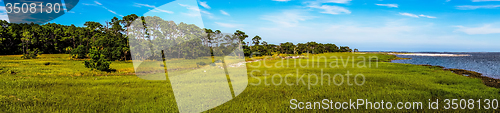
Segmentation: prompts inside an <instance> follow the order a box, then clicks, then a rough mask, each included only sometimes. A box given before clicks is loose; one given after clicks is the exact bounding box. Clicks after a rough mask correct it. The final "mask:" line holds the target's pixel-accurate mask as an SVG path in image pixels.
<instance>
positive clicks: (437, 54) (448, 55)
mask: <svg viewBox="0 0 500 113" xmlns="http://www.w3.org/2000/svg"><path fill="white" fill-rule="evenodd" d="M387 54H391V55H410V56H444V57H454V56H455V57H458V56H471V55H469V54H448V53H387Z"/></svg>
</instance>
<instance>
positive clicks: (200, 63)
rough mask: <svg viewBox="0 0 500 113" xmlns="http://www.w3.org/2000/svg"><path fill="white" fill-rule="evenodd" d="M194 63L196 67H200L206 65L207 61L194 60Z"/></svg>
mask: <svg viewBox="0 0 500 113" xmlns="http://www.w3.org/2000/svg"><path fill="white" fill-rule="evenodd" d="M196 65H197V66H198V67H200V66H204V65H207V63H205V62H196Z"/></svg>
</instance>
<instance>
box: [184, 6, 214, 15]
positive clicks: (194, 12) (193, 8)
mask: <svg viewBox="0 0 500 113" xmlns="http://www.w3.org/2000/svg"><path fill="white" fill-rule="evenodd" d="M179 5H180V6H182V7H186V8H187V9H188V10H190V12H189V13H184V14H185V15H188V16H201V15H200V13H199V12H201V13H203V14H205V16H207V17H209V18H215V17H214V16H213V15H212V13H210V12H208V11H205V10H201V9H200V8H198V7H197V6H191V5H187V4H179Z"/></svg>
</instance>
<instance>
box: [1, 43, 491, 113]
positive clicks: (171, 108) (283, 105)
mask: <svg viewBox="0 0 500 113" xmlns="http://www.w3.org/2000/svg"><path fill="white" fill-rule="evenodd" d="M323 56H324V57H326V58H327V59H318V57H323ZM374 56H376V58H375V57H374ZM20 57H21V56H20V55H7V56H0V73H1V74H0V112H40V111H46V112H175V111H177V105H176V102H175V99H174V95H173V92H172V88H171V85H170V84H169V83H168V82H167V81H161V80H156V81H154V80H153V81H150V80H143V79H140V78H138V77H137V76H135V75H134V74H133V72H134V69H133V65H132V61H112V63H111V68H113V69H116V70H117V71H116V72H99V71H90V69H88V68H85V66H84V65H83V63H82V62H83V60H72V59H70V58H69V55H67V54H53V55H51V54H44V55H41V56H40V57H39V58H38V59H27V60H26V59H21V58H20ZM363 57H364V58H363ZM348 58H349V59H348ZM352 58H354V62H353V59H352ZM393 58H395V56H391V55H383V54H370V53H367V54H352V53H327V54H320V55H309V56H306V58H299V59H281V58H276V57H274V58H273V59H271V58H267V60H262V59H266V57H253V59H250V58H248V59H247V60H258V59H261V60H260V61H259V62H252V63H249V64H247V68H248V69H247V72H248V74H249V85H248V87H247V88H246V90H245V91H243V92H242V93H241V94H240V95H238V96H237V97H236V98H234V99H233V100H231V101H229V102H227V103H225V104H223V105H220V106H218V107H216V108H213V109H211V110H209V111H208V112H266V111H267V112H283V111H296V112H312V111H317V112H318V111H342V110H292V109H290V105H291V104H290V100H291V99H297V100H299V101H321V100H323V99H330V100H334V101H349V99H353V100H354V99H368V100H371V101H380V100H384V101H386V102H387V101H390V102H414V101H421V102H423V103H424V109H423V110H409V111H410V112H411V111H413V112H421V111H425V112H436V111H438V112H439V111H440V112H445V111H450V110H443V109H442V107H441V108H440V109H439V110H428V109H427V106H426V105H427V102H428V99H433V100H434V101H435V99H440V100H442V99H476V100H477V99H500V90H499V89H496V88H491V87H487V86H485V85H484V84H482V83H481V80H479V79H471V78H468V77H464V76H460V75H457V74H454V73H452V72H449V71H443V70H441V69H440V68H433V67H425V66H417V65H410V64H396V63H390V62H388V61H389V59H393ZM207 59H208V60H207ZM167 60H169V61H170V62H171V63H172V64H169V65H172V66H170V67H168V68H169V69H176V68H178V69H192V68H198V66H197V65H196V62H200V61H208V62H210V60H211V59H210V58H206V59H205V58H200V59H193V60H180V59H167ZM237 61H238V60H234V61H232V60H228V61H226V62H228V63H237ZM377 61H378V62H377ZM47 62H49V64H48V65H46V64H47ZM264 62H266V65H264ZM281 62H283V65H281ZM299 62H300V63H301V65H302V67H301V66H300V65H299ZM312 62H314V66H313V64H312ZM332 62H333V64H332ZM335 62H337V63H338V67H331V66H335ZM363 62H364V63H366V64H365V66H366V67H363V65H362V64H363ZM307 63H309V64H307ZM369 63H370V64H369ZM259 64H261V65H260V66H259ZM325 64H326V66H325ZM353 64H354V65H353ZM160 65H161V64H160V63H159V64H151V66H152V67H160ZM218 65H221V64H220V63H219V64H217V66H218ZM281 66H283V67H281ZM360 66H361V67H360ZM297 71H298V74H299V75H302V74H317V75H318V76H311V77H310V78H311V80H312V81H313V82H314V81H315V80H316V79H319V80H323V83H324V84H323V85H320V83H321V81H319V84H318V85H310V86H309V85H307V84H302V81H297V78H298V77H300V76H285V75H286V74H296V73H297ZM347 71H349V73H351V74H353V75H351V76H349V77H350V79H349V80H347V78H346V77H347V76H344V77H345V78H344V79H340V77H337V78H336V79H335V80H331V79H330V82H332V83H331V84H330V85H327V84H326V83H328V79H327V77H326V76H323V78H322V79H321V76H320V74H321V72H323V73H328V74H330V75H331V76H333V75H334V74H342V75H345V74H346V73H347ZM11 72H14V73H11ZM264 72H267V73H268V74H270V75H269V76H264ZM250 74H253V75H250ZM274 74H278V75H280V76H277V77H273V76H272V75H274ZM356 74H363V75H364V77H365V82H364V84H363V85H360V86H358V85H355V84H354V85H352V86H351V85H348V84H347V82H350V83H355V81H361V80H362V78H359V77H358V78H356V79H354V77H355V75H356ZM285 78H287V80H288V81H287V82H289V83H297V82H298V83H300V84H299V85H297V84H295V85H291V86H290V85H286V84H285V83H282V84H281V85H276V84H273V83H272V81H273V80H274V81H275V82H277V81H280V80H282V79H285ZM308 78H309V76H305V78H304V79H305V80H306V82H307V80H308ZM342 80H343V84H341V85H335V84H333V82H336V83H340V82H341V81H342ZM265 81H267V83H269V84H270V85H266V84H265V83H264V82H265ZM259 82H260V84H258V83H259ZM252 84H257V85H252ZM443 105H444V103H440V106H443ZM476 105H477V104H476ZM476 108H477V107H476ZM475 110H478V109H475ZM483 110H484V109H481V111H483ZM351 111H353V112H369V111H368V110H364V108H363V109H360V110H351ZM378 111H380V112H386V111H389V112H408V111H406V110H378ZM465 111H469V110H465ZM469 112H473V111H469ZM484 112H499V110H487V111H484Z"/></svg>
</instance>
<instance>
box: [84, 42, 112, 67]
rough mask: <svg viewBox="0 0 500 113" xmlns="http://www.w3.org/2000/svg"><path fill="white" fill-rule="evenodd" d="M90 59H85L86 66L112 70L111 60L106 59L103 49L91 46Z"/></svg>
mask: <svg viewBox="0 0 500 113" xmlns="http://www.w3.org/2000/svg"><path fill="white" fill-rule="evenodd" d="M89 56H90V60H85V67H86V68H90V69H92V70H94V69H96V70H100V71H110V70H111V69H110V68H109V65H110V64H111V62H110V61H107V60H106V56H105V55H104V54H103V50H101V49H98V48H95V47H93V48H91V49H90V50H89Z"/></svg>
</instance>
